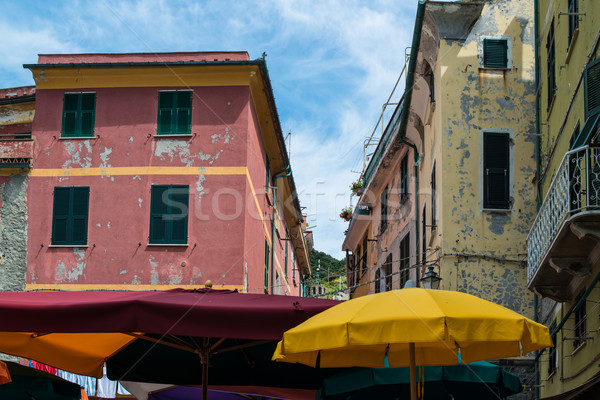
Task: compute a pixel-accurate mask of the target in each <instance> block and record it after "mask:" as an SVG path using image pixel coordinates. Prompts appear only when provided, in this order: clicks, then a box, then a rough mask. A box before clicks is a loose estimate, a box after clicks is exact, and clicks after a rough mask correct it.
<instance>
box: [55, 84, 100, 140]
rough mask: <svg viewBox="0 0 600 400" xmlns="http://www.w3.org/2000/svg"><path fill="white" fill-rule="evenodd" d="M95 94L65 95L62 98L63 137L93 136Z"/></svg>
mask: <svg viewBox="0 0 600 400" xmlns="http://www.w3.org/2000/svg"><path fill="white" fill-rule="evenodd" d="M95 114H96V93H65V94H64V97H63V119H62V132H61V135H62V136H63V137H85V136H90V137H91V136H94V120H95Z"/></svg>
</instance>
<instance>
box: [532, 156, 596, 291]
mask: <svg viewBox="0 0 600 400" xmlns="http://www.w3.org/2000/svg"><path fill="white" fill-rule="evenodd" d="M593 210H597V211H600V146H598V145H590V146H585V147H580V148H578V149H575V150H572V151H569V152H567V153H566V154H565V156H564V157H563V160H562V162H561V163H560V166H559V167H558V170H557V172H556V174H555V175H554V178H553V179H552V183H551V185H550V189H549V190H548V193H547V194H546V197H545V198H544V202H543V203H542V207H541V208H540V210H539V212H538V215H537V217H536V219H535V221H534V222H533V225H532V226H531V230H530V231H529V236H528V237H527V283H528V285H529V284H531V281H532V279H533V277H534V276H535V274H536V272H537V270H538V269H539V268H540V266H541V263H542V262H543V260H544V258H545V257H546V255H547V253H548V251H549V250H550V246H551V245H552V242H553V241H554V239H555V238H556V236H557V235H558V234H559V232H560V230H561V229H562V226H563V224H564V223H565V221H566V220H568V219H569V218H570V217H572V216H573V215H576V214H579V213H581V212H585V211H593Z"/></svg>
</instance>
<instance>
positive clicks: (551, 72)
mask: <svg viewBox="0 0 600 400" xmlns="http://www.w3.org/2000/svg"><path fill="white" fill-rule="evenodd" d="M546 51H547V53H548V55H547V61H546V67H547V68H548V71H547V73H548V81H547V84H548V88H547V90H548V104H547V110H548V111H549V110H550V107H551V106H552V101H553V100H554V93H556V71H555V69H556V68H555V65H556V61H555V53H554V18H552V22H551V23H550V29H549V31H548V37H547V38H546Z"/></svg>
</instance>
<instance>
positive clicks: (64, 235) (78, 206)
mask: <svg viewBox="0 0 600 400" xmlns="http://www.w3.org/2000/svg"><path fill="white" fill-rule="evenodd" d="M89 198H90V188H89V187H76V186H72V187H55V188H54V205H53V210H52V239H51V243H52V244H53V245H57V246H60V245H66V246H69V245H86V244H87V223H88V207H89Z"/></svg>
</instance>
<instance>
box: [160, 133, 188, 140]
mask: <svg viewBox="0 0 600 400" xmlns="http://www.w3.org/2000/svg"><path fill="white" fill-rule="evenodd" d="M193 136H194V135H192V134H191V133H178V134H168V135H159V134H158V133H155V134H154V135H153V137H154V139H162V138H171V139H172V138H191V137H193Z"/></svg>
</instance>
